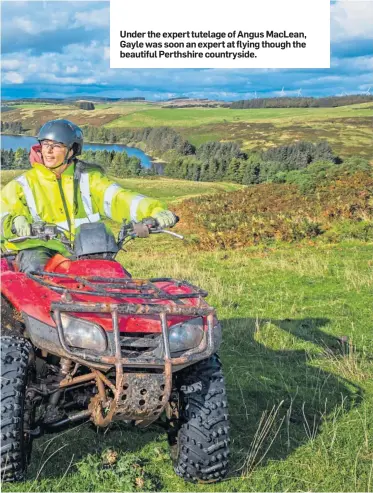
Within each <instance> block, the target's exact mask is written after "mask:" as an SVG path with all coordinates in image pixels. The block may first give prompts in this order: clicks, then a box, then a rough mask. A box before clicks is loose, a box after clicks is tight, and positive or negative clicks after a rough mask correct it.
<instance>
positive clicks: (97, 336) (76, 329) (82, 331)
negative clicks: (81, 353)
mask: <svg viewBox="0 0 373 493" xmlns="http://www.w3.org/2000/svg"><path fill="white" fill-rule="evenodd" d="M61 321H62V327H63V332H64V334H65V338H66V342H67V343H68V344H69V346H73V347H78V348H82V349H91V350H93V351H96V352H98V353H103V352H104V351H105V350H106V348H107V338H106V334H105V331H104V330H103V329H102V327H100V326H99V325H96V324H93V323H91V322H87V321H86V320H82V319H81V318H74V317H70V316H69V315H66V314H65V313H61Z"/></svg>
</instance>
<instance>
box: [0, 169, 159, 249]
mask: <svg viewBox="0 0 373 493" xmlns="http://www.w3.org/2000/svg"><path fill="white" fill-rule="evenodd" d="M74 168H75V164H71V165H70V166H69V167H68V168H67V169H66V170H65V171H64V172H63V173H62V174H61V177H60V178H57V177H56V175H55V174H54V173H53V172H52V171H50V170H49V169H48V168H46V167H45V166H44V165H43V164H40V163H33V164H32V168H31V169H30V170H28V171H26V172H25V173H23V174H22V175H20V176H18V177H17V178H16V179H14V180H12V181H11V182H9V183H8V184H7V185H6V186H5V187H4V188H3V190H2V200H1V235H2V238H3V239H5V240H9V241H6V242H5V245H4V246H5V248H7V249H8V250H21V249H25V248H34V247H37V246H44V247H47V248H51V249H53V250H56V251H59V252H60V253H63V254H66V249H65V247H64V246H63V245H62V243H61V242H59V241H57V240H49V241H41V240H24V241H22V242H20V243H11V239H12V238H14V237H16V236H17V235H16V234H14V233H12V223H13V219H14V218H15V217H17V216H25V217H26V218H27V219H28V221H29V222H30V223H33V222H36V221H45V222H48V223H53V224H57V225H58V226H60V227H61V228H64V229H65V230H68V231H70V232H71V233H72V234H74V232H75V230H76V228H77V227H78V226H80V225H81V224H84V223H88V222H96V221H99V220H101V219H106V218H109V219H112V220H114V221H117V222H122V220H123V219H126V220H131V221H140V220H141V219H143V218H145V217H149V216H154V215H155V214H157V212H160V211H162V210H164V209H165V206H164V204H163V203H162V202H160V201H158V200H154V199H151V198H148V197H145V196H144V195H140V194H137V193H134V192H128V191H126V190H125V189H123V188H122V187H121V186H120V185H118V184H117V183H115V182H114V181H112V180H110V179H109V178H107V176H105V175H104V174H103V173H102V172H101V171H100V170H99V169H97V168H94V167H93V168H92V167H91V168H89V167H87V168H86V169H84V170H83V171H82V172H81V174H80V179H79V184H78V187H76V188H77V190H76V200H75V207H74ZM74 209H75V210H74ZM67 236H69V235H68V234H67Z"/></svg>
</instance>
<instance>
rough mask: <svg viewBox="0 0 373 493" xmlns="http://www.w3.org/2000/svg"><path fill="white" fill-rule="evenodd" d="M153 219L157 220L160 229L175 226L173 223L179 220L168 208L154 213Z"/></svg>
mask: <svg viewBox="0 0 373 493" xmlns="http://www.w3.org/2000/svg"><path fill="white" fill-rule="evenodd" d="M154 219H155V220H156V221H157V223H158V225H159V227H160V228H161V229H163V228H172V226H175V224H176V223H177V222H178V220H179V218H178V217H177V216H175V214H174V213H173V212H171V211H168V210H165V211H161V212H158V213H157V214H155V215H154Z"/></svg>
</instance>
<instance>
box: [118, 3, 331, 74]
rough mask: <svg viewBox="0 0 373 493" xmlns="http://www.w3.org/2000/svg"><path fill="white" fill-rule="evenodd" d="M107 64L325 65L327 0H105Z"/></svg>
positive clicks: (275, 66) (139, 66) (174, 66)
mask: <svg viewBox="0 0 373 493" xmlns="http://www.w3.org/2000/svg"><path fill="white" fill-rule="evenodd" d="M152 33H159V34H160V36H159V37H156V36H154V35H152ZM219 38H220V39H219ZM166 43H167V45H166ZM263 43H264V44H263ZM265 43H266V44H265ZM301 43H305V44H306V46H305V47H302V45H301ZM161 45H162V46H161ZM303 46H304V45H303ZM110 67H111V68H330V2H329V0H230V1H229V2H226V1H225V0H224V1H222V0H188V1H187V2H175V0H142V1H140V2H130V1H127V0H110Z"/></svg>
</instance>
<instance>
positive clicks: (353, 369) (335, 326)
mask: <svg viewBox="0 0 373 493" xmlns="http://www.w3.org/2000/svg"><path fill="white" fill-rule="evenodd" d="M372 253H373V249H372V246H369V245H363V244H359V243H346V244H340V245H335V246H321V247H320V248H319V249H318V250H316V249H314V248H311V247H301V248H300V247H283V248H278V249H269V248H262V247H255V248H249V249H243V250H238V251H226V252H204V253H201V252H191V251H190V250H189V249H188V248H187V247H185V246H183V243H182V242H180V241H177V240H172V239H170V240H169V239H165V238H161V237H152V238H149V239H147V240H138V241H137V242H135V243H133V244H132V245H131V246H129V247H128V252H127V253H123V254H122V256H121V261H122V262H123V263H124V265H125V266H126V267H127V268H128V269H129V270H130V271H131V272H132V274H133V275H134V276H139V277H146V276H163V275H167V276H174V277H176V278H185V279H189V280H190V281H192V282H194V283H195V284H198V285H200V286H202V287H203V288H205V289H207V290H208V291H209V293H210V296H209V301H210V303H211V304H213V305H215V306H216V308H217V310H218V313H219V317H220V319H221V321H222V325H223V336H224V342H223V346H222V349H221V352H220V353H221V358H222V361H223V365H224V368H225V375H226V380H227V387H228V402H229V409H230V414H231V436H232V442H231V451H232V458H231V469H230V475H229V478H228V479H227V481H225V482H223V483H220V484H217V485H190V484H187V483H184V482H183V481H182V480H180V479H179V478H177V477H176V476H175V474H174V473H173V470H172V465H171V461H170V458H169V456H168V452H167V441H166V438H165V435H164V433H163V432H162V430H160V429H158V428H156V427H155V426H153V427H151V428H150V429H148V430H145V431H138V430H134V429H133V428H130V427H128V426H126V425H121V424H116V425H114V426H112V427H111V428H110V429H109V430H107V431H105V432H103V431H100V430H97V429H95V428H93V427H92V426H90V425H89V424H80V425H78V426H76V427H74V428H71V429H69V430H67V431H65V432H64V433H63V434H57V433H54V434H47V435H45V436H44V437H42V438H39V439H37V440H36V441H35V443H34V455H33V458H32V461H31V465H30V469H29V473H28V476H27V481H25V482H23V483H20V484H17V485H4V486H3V491H154V490H156V491H198V492H199V491H200V492H203V491H222V492H223V491H372V485H373V483H372V481H373V476H372V470H373V456H372V450H373V441H372V440H373V385H372V381H373V362H372V351H373V333H372V330H371V303H372V295H371V289H372V285H373V278H372V273H371V265H370V264H371V258H372ZM341 340H342V342H341Z"/></svg>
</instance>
